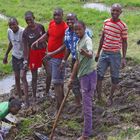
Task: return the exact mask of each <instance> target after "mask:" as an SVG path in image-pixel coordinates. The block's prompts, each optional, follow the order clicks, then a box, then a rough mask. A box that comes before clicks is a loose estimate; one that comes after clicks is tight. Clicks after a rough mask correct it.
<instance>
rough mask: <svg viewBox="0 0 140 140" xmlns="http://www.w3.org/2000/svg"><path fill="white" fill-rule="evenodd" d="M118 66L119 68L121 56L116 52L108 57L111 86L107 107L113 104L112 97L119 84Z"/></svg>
mask: <svg viewBox="0 0 140 140" xmlns="http://www.w3.org/2000/svg"><path fill="white" fill-rule="evenodd" d="M120 66H121V54H120V53H119V52H118V53H114V54H112V55H110V73H111V82H112V84H111V91H110V96H109V98H108V102H107V105H108V106H110V105H112V103H113V95H114V93H115V90H116V89H117V86H118V83H119V70H120Z"/></svg>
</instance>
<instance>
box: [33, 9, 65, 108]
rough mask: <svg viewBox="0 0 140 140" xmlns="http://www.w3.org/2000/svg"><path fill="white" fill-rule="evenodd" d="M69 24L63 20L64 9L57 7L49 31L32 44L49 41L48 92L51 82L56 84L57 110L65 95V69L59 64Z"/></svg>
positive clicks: (45, 59)
mask: <svg viewBox="0 0 140 140" xmlns="http://www.w3.org/2000/svg"><path fill="white" fill-rule="evenodd" d="M66 28H67V24H66V23H65V22H64V21H63V10H62V9H60V8H57V9H55V10H54V13H53V20H52V21H51V22H50V24H49V27H48V31H47V33H45V34H44V35H43V36H42V37H41V38H39V39H38V40H37V41H35V42H34V43H33V45H32V47H33V46H35V45H36V44H37V43H39V42H42V41H44V40H47V41H48V52H47V55H46V56H45V57H44V61H45V63H46V65H47V66H46V69H47V80H46V93H49V89H50V84H51V82H52V84H53V85H54V92H55V97H56V101H57V110H58V109H59V107H60V105H61V102H62V100H63V97H64V91H63V86H64V69H63V70H62V69H60V68H59V66H60V64H61V61H62V59H63V57H64V49H65V47H64V45H63V40H64V35H65V30H66Z"/></svg>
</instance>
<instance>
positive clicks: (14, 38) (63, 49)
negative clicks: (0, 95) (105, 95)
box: [3, 4, 127, 140]
mask: <svg viewBox="0 0 140 140" xmlns="http://www.w3.org/2000/svg"><path fill="white" fill-rule="evenodd" d="M121 13H122V7H121V5H120V4H113V5H112V7H111V18H109V19H107V20H105V21H104V25H103V29H102V35H101V39H100V43H99V48H98V51H97V54H96V55H95V50H93V44H92V38H91V36H90V35H89V33H88V31H87V30H86V25H85V23H84V22H83V21H79V20H78V19H77V16H76V15H75V14H74V13H69V14H67V16H66V22H65V21H64V20H63V10H62V9H60V8H57V9H55V10H54V12H53V20H51V21H50V23H49V26H48V30H47V31H45V29H44V26H43V25H41V24H39V23H36V22H35V17H34V14H33V13H32V12H31V11H27V12H26V13H25V21H26V23H27V27H26V28H25V29H23V28H21V27H20V26H19V25H18V21H17V19H16V18H10V19H9V22H8V24H9V29H8V39H9V47H8V49H7V51H6V54H5V57H4V59H3V63H7V58H8V54H9V52H10V50H11V49H12V48H13V51H12V66H13V70H14V72H15V83H16V89H17V94H18V96H19V98H21V97H22V95H21V88H20V78H21V80H22V82H23V91H24V95H25V99H24V101H25V103H26V105H29V103H30V102H29V97H28V82H27V79H26V73H27V70H28V68H29V69H30V70H31V73H32V92H33V101H34V102H35V101H36V91H37V76H38V68H39V67H41V66H42V64H43V65H44V68H45V70H46V91H45V93H46V95H47V94H48V93H49V89H50V85H51V83H52V84H53V85H54V92H55V99H56V103H57V110H58V109H59V107H60V105H61V102H62V100H63V98H64V89H63V88H64V75H65V64H66V62H67V59H68V57H69V55H70V54H71V58H72V63H71V64H72V66H71V67H72V73H71V76H70V79H69V82H68V88H70V89H71V88H72V91H73V93H74V95H75V108H78V107H80V106H81V105H82V111H83V114H84V129H83V133H82V135H81V137H79V138H78V140H87V139H89V137H90V136H91V135H92V101H93V100H92V99H93V95H94V92H95V90H97V98H98V100H100V101H101V100H102V96H101V87H102V80H103V77H104V74H105V71H106V70H107V68H108V66H109V67H110V73H111V81H112V86H111V92H110V96H109V99H108V102H107V104H108V105H111V104H112V102H113V93H114V92H115V89H116V88H117V85H118V83H119V69H120V66H121V62H122V66H123V67H124V66H125V65H126V60H125V58H126V50H127V26H126V24H125V23H124V22H123V21H122V20H120V18H119V16H120V14H121ZM121 49H122V58H121V51H120V50H121ZM101 50H102V52H101ZM100 52H101V55H100ZM95 61H96V62H98V63H97V72H96V62H95Z"/></svg>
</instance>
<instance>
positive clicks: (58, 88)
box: [50, 58, 64, 110]
mask: <svg viewBox="0 0 140 140" xmlns="http://www.w3.org/2000/svg"><path fill="white" fill-rule="evenodd" d="M50 63H51V64H52V83H53V84H54V92H55V96H56V101H57V110H58V109H59V107H60V105H61V103H62V100H63V98H64V89H63V85H64V69H63V70H62V69H61V70H60V68H59V66H60V64H61V59H55V58H52V59H51V60H50Z"/></svg>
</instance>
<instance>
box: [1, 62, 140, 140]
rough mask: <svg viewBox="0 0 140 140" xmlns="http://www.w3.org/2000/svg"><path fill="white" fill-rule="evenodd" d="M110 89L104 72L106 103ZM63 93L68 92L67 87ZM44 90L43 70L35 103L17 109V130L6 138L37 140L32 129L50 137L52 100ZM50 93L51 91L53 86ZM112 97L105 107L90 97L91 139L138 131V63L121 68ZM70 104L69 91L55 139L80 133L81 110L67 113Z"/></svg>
mask: <svg viewBox="0 0 140 140" xmlns="http://www.w3.org/2000/svg"><path fill="white" fill-rule="evenodd" d="M69 73H70V69H69V68H67V77H66V80H65V82H66V83H67V79H68V77H69ZM66 83H65V85H66ZM109 91H110V77H109V74H108V73H107V74H106V76H105V79H104V84H103V95H104V100H105V102H106V99H107V97H108V95H109ZM65 92H67V88H66V86H65ZM14 93H15V88H13V90H12V91H11V94H14ZM29 93H30V95H31V93H32V91H31V86H30V87H29ZM44 93H45V74H44V71H42V72H41V73H40V74H39V80H38V91H37V95H38V103H37V105H36V106H33V107H32V108H30V109H28V110H25V109H22V110H21V111H20V113H19V117H21V118H22V121H21V124H19V126H18V127H17V129H16V131H15V129H14V130H11V133H10V134H9V135H8V136H7V138H6V140H37V137H36V136H35V132H39V133H42V134H45V135H47V136H49V134H50V132H51V128H52V124H53V121H54V114H55V111H56V110H55V99H54V98H53V97H51V96H48V97H46V96H43V95H44ZM51 93H53V89H52V90H51ZM52 95H53V94H52ZM7 98H8V95H7V96H6V95H5V96H4V98H3V99H4V100H5V99H7ZM1 99H2V97H1ZM113 100H114V102H113V105H112V106H110V107H107V106H106V104H105V102H102V103H97V102H96V100H95V99H93V136H92V137H91V139H96V140H108V139H109V138H110V137H117V135H118V134H119V133H121V132H122V131H126V130H129V129H130V130H133V131H134V135H135V134H137V132H138V133H140V65H136V66H133V65H132V63H131V62H130V63H129V64H128V66H127V67H126V68H125V69H123V70H121V74H120V83H119V87H118V90H117V91H116V93H115V95H114V98H113ZM73 105H74V97H73V94H70V95H69V97H68V99H67V102H66V104H65V107H64V109H63V112H62V114H61V116H60V119H59V122H58V125H57V128H56V130H55V133H54V139H55V140H76V139H77V137H79V136H80V134H81V131H82V126H83V118H82V110H81V108H79V109H78V110H77V111H76V112H74V113H71V114H69V110H70V108H72V107H73ZM13 131H14V132H13ZM139 136H140V135H139ZM122 139H124V140H125V139H130V140H131V139H132V136H131V134H128V136H127V135H126V138H125V136H124V137H122Z"/></svg>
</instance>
